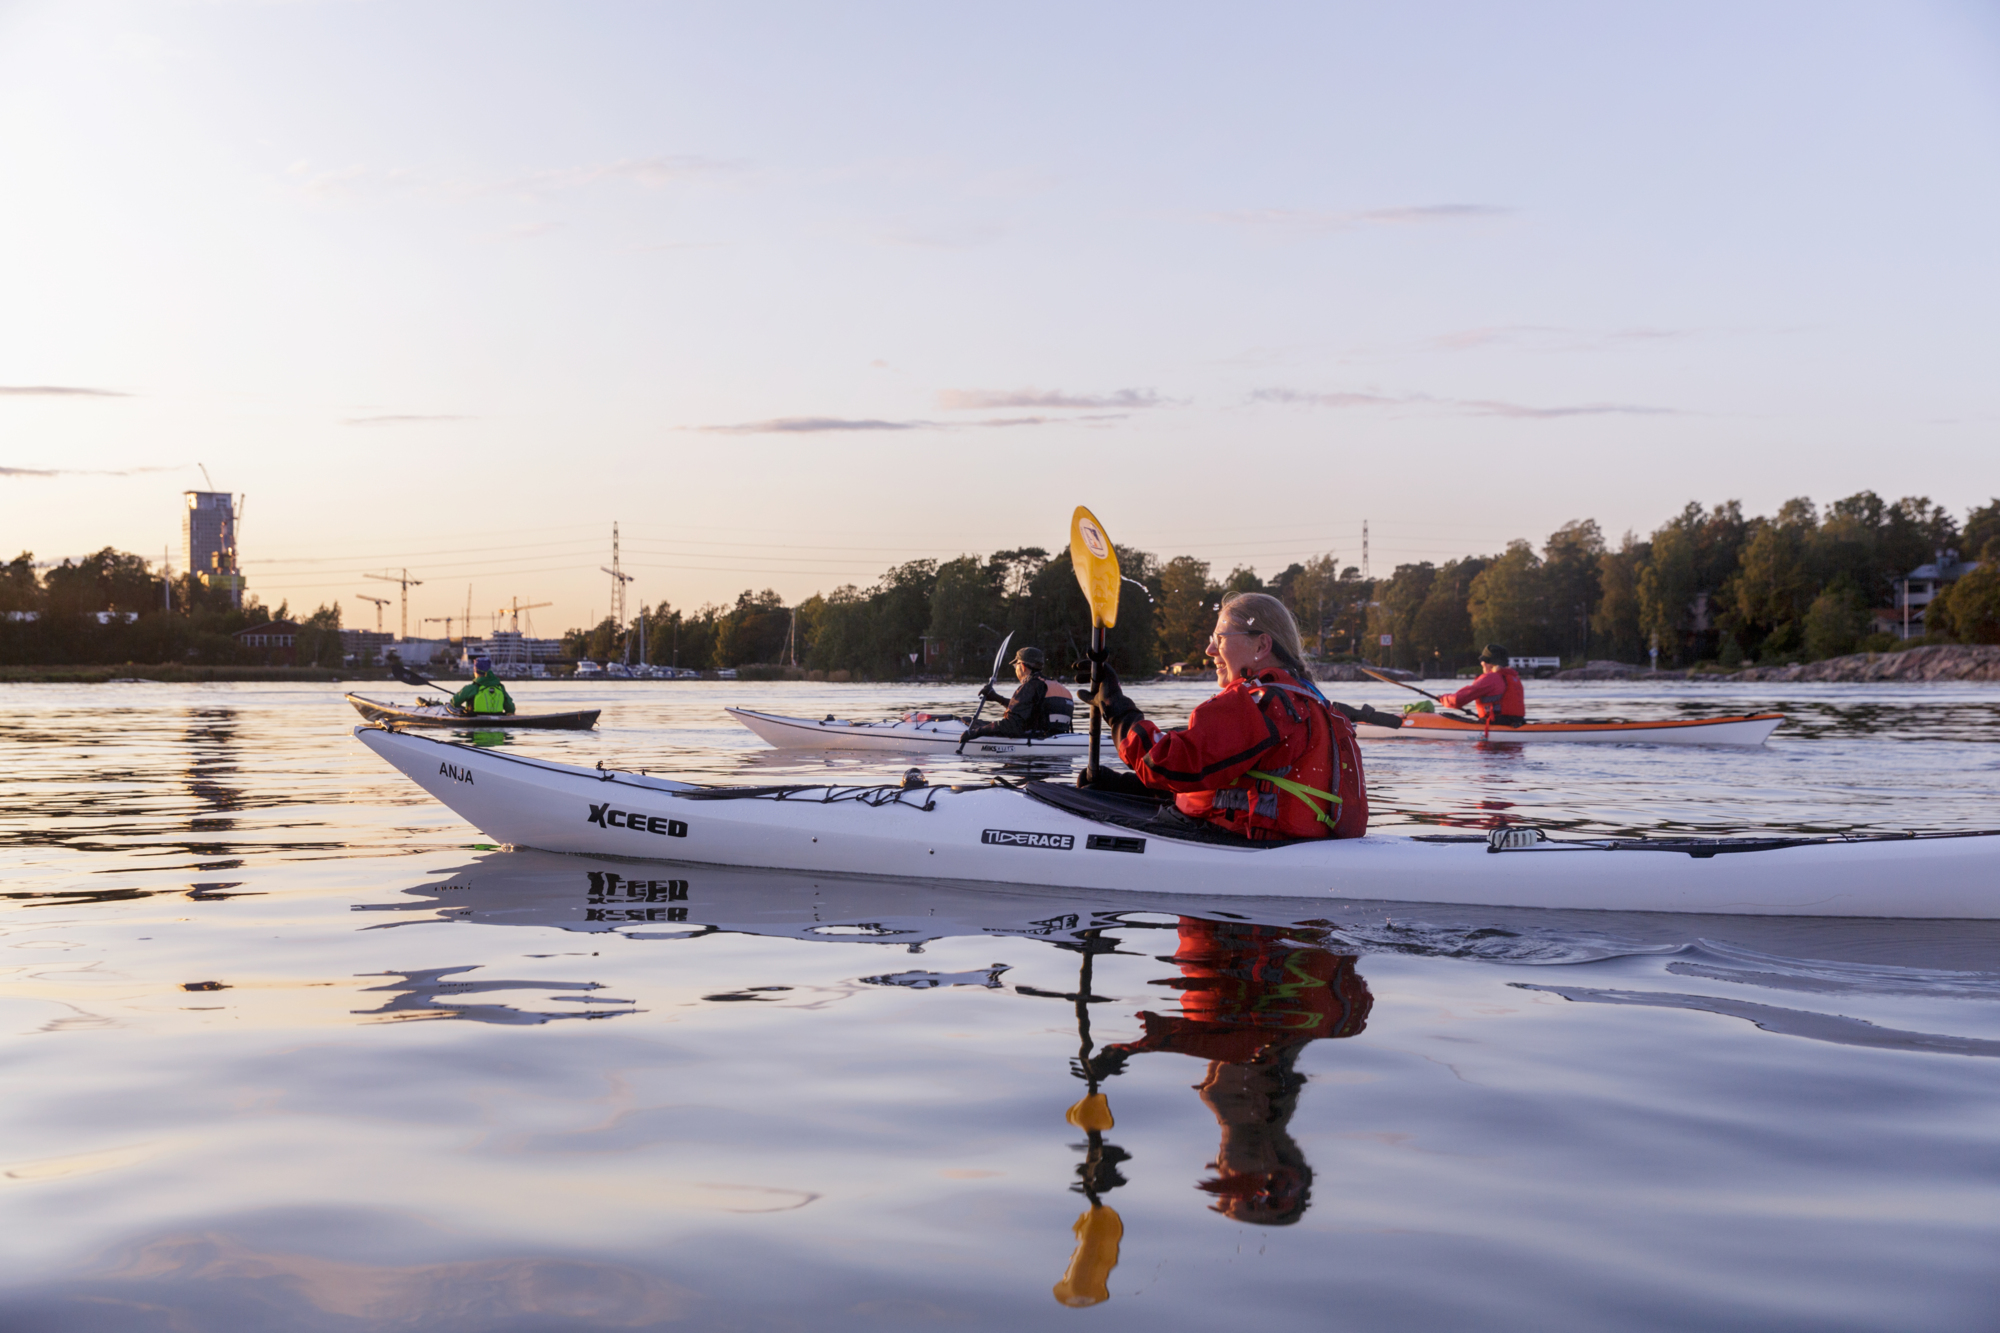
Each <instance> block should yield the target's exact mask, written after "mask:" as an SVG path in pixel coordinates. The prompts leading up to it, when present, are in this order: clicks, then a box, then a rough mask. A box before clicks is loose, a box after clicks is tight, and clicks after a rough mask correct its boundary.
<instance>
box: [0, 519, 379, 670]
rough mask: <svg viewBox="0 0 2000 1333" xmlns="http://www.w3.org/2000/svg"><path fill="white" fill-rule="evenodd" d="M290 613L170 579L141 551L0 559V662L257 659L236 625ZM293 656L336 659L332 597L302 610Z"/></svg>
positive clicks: (336, 662) (321, 661)
mask: <svg viewBox="0 0 2000 1333" xmlns="http://www.w3.org/2000/svg"><path fill="white" fill-rule="evenodd" d="M290 618H291V608H290V607H289V606H287V605H283V604H280V605H279V607H278V608H277V609H276V610H275V611H274V610H271V609H270V608H268V607H266V606H264V605H263V604H262V603H260V602H259V601H258V600H257V598H256V596H255V595H254V594H251V595H246V596H245V597H244V599H243V605H241V606H235V605H232V603H231V601H230V598H229V597H228V595H227V594H226V593H223V592H221V591H218V590H216V589H212V588H210V587H208V586H207V585H205V584H203V583H202V582H201V581H200V580H199V579H196V578H193V577H191V576H189V575H186V574H183V575H181V576H180V577H179V578H177V579H174V580H172V581H171V582H167V581H165V580H162V579H161V578H160V576H159V575H158V574H155V573H153V572H152V570H151V568H150V567H149V566H148V565H147V563H146V558H145V557H144V556H139V555H133V554H132V553H131V552H129V551H120V550H116V549H114V548H112V547H109V546H107V547H105V548H104V549H103V550H101V551H97V552H95V553H94V554H91V555H87V556H84V557H83V558H82V559H80V560H64V561H62V562H61V563H60V564H57V565H54V566H52V567H51V568H49V569H47V570H43V571H37V570H36V568H35V558H34V556H33V555H32V554H31V553H30V552H27V551H23V552H22V553H21V554H20V555H18V556H16V557H15V558H14V559H12V560H10V561H8V562H7V563H6V564H5V565H0V663H12V664H17V665H21V664H26V665H37V664H65V665H91V664H104V663H119V662H145V663H166V662H173V663H192V664H195V665H200V666H241V665H253V664H257V663H262V662H263V661H264V660H265V658H266V657H267V656H268V654H266V653H265V652H264V651H263V650H261V649H250V648H245V647H244V646H243V645H242V644H241V643H239V642H238V641H237V639H236V637H235V635H236V633H237V632H238V631H239V630H246V629H249V628H250V627H251V626H253V625H261V624H263V623H265V622H266V621H269V620H286V619H290ZM297 661H298V664H299V665H300V666H313V665H318V666H326V667H338V666H340V665H341V643H340V607H339V606H338V605H337V604H336V605H334V606H322V607H320V608H319V609H318V610H317V611H315V612H314V613H313V614H311V615H309V616H304V617H301V618H300V620H299V634H298V643H297Z"/></svg>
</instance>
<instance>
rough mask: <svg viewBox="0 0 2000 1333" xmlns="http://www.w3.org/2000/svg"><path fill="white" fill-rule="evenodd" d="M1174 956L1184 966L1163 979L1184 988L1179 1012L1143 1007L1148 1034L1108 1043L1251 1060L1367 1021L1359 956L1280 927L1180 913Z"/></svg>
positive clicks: (1131, 1049) (1350, 1031)
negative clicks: (1356, 966) (1319, 945)
mask: <svg viewBox="0 0 2000 1333" xmlns="http://www.w3.org/2000/svg"><path fill="white" fill-rule="evenodd" d="M1173 961H1174V962H1175V963H1178V964H1179V965H1180V969H1181V975H1180V976H1178V977H1176V978H1174V979H1173V980H1171V981H1169V982H1167V983H1165V984H1167V985H1171V986H1176V987H1178V988H1179V989H1180V991H1181V1013H1180V1016H1179V1017H1166V1016H1163V1015H1160V1014H1154V1013H1142V1014H1140V1015H1139V1020H1140V1022H1142V1023H1143V1024H1145V1035H1144V1036H1142V1037H1140V1038H1139V1040H1137V1041H1132V1042H1124V1043H1121V1044H1119V1045H1116V1046H1111V1047H1107V1048H1106V1049H1107V1050H1111V1051H1123V1052H1127V1053H1130V1054H1133V1055H1137V1054H1139V1053H1141V1052H1144V1051H1172V1052H1174V1053H1176V1054H1180V1055H1192V1056H1195V1057H1197V1058H1199V1059H1203V1060H1220V1061H1223V1062H1224V1063H1226V1064H1254V1063H1261V1062H1264V1061H1267V1060H1270V1059H1272V1058H1275V1057H1276V1056H1278V1055H1280V1054H1282V1053H1283V1052H1285V1051H1288V1050H1291V1049H1293V1048H1295V1047H1298V1046H1303V1045H1304V1044H1305V1043H1307V1042H1309V1041H1317V1040H1319V1039H1320V1038H1323V1037H1351V1036H1354V1035H1355V1034H1356V1033H1358V1032H1360V1031H1361V1030H1362V1029H1363V1028H1364V1027H1366V1026H1367V1023H1368V1010H1369V1007H1370V1005H1371V1004H1372V1003H1373V997H1372V996H1370V995H1369V993H1368V984H1367V983H1366V982H1364V981H1363V980H1362V979H1361V974H1360V973H1358V972H1356V971H1355V970H1354V957H1353V955H1351V954H1335V953H1328V952H1327V951H1326V950H1324V949H1316V948H1313V947H1311V946H1309V945H1303V944H1300V943H1298V942H1297V940H1296V939H1295V938H1294V937H1293V933H1292V932H1291V931H1288V930H1286V929H1284V928H1283V927H1278V926H1259V925H1253V924H1250V923H1247V922H1237V921H1203V920H1199V919H1197V918H1194V917H1182V918H1181V926H1180V948H1179V949H1177V950H1175V952H1174V956H1173Z"/></svg>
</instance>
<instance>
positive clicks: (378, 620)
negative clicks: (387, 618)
mask: <svg viewBox="0 0 2000 1333" xmlns="http://www.w3.org/2000/svg"><path fill="white" fill-rule="evenodd" d="M354 595H355V596H356V597H359V598H360V599H361V600H362V601H364V602H373V603H375V632H376V633H377V634H380V633H381V632H382V608H383V607H385V606H387V605H388V604H389V599H388V598H387V597H370V596H369V595H368V594H367V593H365V592H357V593H355V594H354Z"/></svg>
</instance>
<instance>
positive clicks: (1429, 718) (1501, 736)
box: [1354, 713, 1785, 745]
mask: <svg viewBox="0 0 2000 1333" xmlns="http://www.w3.org/2000/svg"><path fill="white" fill-rule="evenodd" d="M1784 720H1785V719H1784V718H1783V717H1782V716H1780V715H1779V714H1777V713H1757V714H1753V715H1748V716H1744V717H1713V718H1689V719H1675V720H1663V721H1658V722H1530V723H1528V724H1527V725H1525V726H1520V727H1493V728H1491V729H1490V730H1489V729H1487V728H1484V727H1479V726H1474V725H1472V724H1470V723H1465V722H1459V721H1457V720H1456V719H1453V718H1447V717H1443V716H1441V715H1438V714H1427V713H1413V714H1411V715H1410V716H1409V717H1408V718H1406V719H1405V720H1404V722H1403V725H1402V726H1401V727H1397V728H1394V729H1391V728H1389V727H1372V726H1369V725H1368V724H1367V723H1361V724H1359V725H1357V726H1356V727H1355V728H1354V730H1355V734H1356V735H1358V736H1360V737H1361V739H1363V740H1376V741H1391V740H1394V741H1478V740H1485V741H1502V742H1508V743H1514V742H1519V741H1572V742H1593V743H1596V744H1600V745H1606V744H1608V745H1762V744H1763V743H1764V742H1765V741H1767V740H1769V739H1771V733H1772V732H1774V731H1776V730H1777V729H1778V724H1779V723H1780V722H1783V721H1784Z"/></svg>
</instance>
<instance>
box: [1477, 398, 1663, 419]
mask: <svg viewBox="0 0 2000 1333" xmlns="http://www.w3.org/2000/svg"><path fill="white" fill-rule="evenodd" d="M1449 401H1451V402H1452V403H1453V405H1454V406H1456V407H1458V408H1459V409H1461V410H1462V411H1464V412H1466V413H1467V414H1469V415H1471V416H1476V417H1522V418H1528V419H1533V420H1550V419H1552V418H1555V417H1677V416H1680V415H1682V414H1681V411H1680V409H1679V408H1674V407H1646V406H1643V405H1641V404H1638V403H1579V404H1577V405H1576V406H1573V407H1527V406H1524V405H1522V404H1520V403H1502V402H1495V401H1493V400H1491V399H1483V398H1470V399H1453V400H1449Z"/></svg>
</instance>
